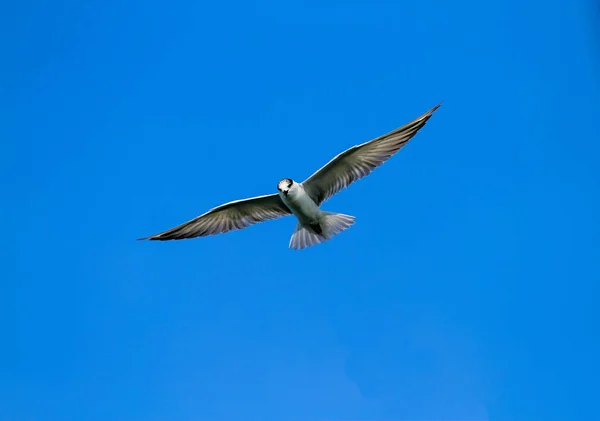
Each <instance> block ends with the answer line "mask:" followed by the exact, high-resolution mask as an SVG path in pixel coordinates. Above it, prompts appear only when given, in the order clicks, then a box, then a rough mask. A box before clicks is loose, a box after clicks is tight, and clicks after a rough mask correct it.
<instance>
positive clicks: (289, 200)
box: [143, 105, 439, 250]
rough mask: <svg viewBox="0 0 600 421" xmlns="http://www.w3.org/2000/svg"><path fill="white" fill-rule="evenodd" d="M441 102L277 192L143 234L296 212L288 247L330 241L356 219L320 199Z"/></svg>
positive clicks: (387, 150)
mask: <svg viewBox="0 0 600 421" xmlns="http://www.w3.org/2000/svg"><path fill="white" fill-rule="evenodd" d="M437 108H439V105H436V106H435V107H434V108H432V109H431V110H429V111H428V112H427V113H425V114H423V115H422V116H421V117H419V118H416V119H415V120H413V121H411V122H410V123H408V124H406V125H405V126H402V127H400V128H399V129H396V130H394V131H392V132H390V133H388V134H386V135H383V136H380V137H378V138H376V139H373V140H371V141H369V142H366V143H363V144H361V145H357V146H353V147H352V148H350V149H348V150H346V151H344V152H342V153H341V154H339V155H338V156H336V157H335V158H333V159H332V160H331V161H329V162H328V163H327V164H326V165H325V166H323V167H322V168H321V169H319V170H318V171H317V172H315V173H314V174H313V175H312V176H310V177H309V178H308V179H306V180H304V181H303V182H301V183H298V182H296V181H293V180H291V179H289V178H284V179H282V180H281V181H279V183H278V185H277V190H278V191H279V193H278V194H270V195H266V196H258V197H254V198H250V199H244V200H236V201H233V202H229V203H226V204H224V205H221V206H218V207H216V208H214V209H211V210H210V211H208V212H206V213H204V214H203V215H200V216H198V217H197V218H194V219H192V220H191V221H188V222H186V223H184V224H182V225H179V226H177V227H175V228H172V229H170V230H167V231H164V232H162V233H160V234H156V235H153V236H150V237H146V238H143V239H150V240H163V241H164V240H180V239H185V238H195V237H202V236H206V235H213V234H219V233H224V232H228V231H232V230H237V229H243V228H246V227H248V226H250V225H252V224H255V223H257V222H263V221H267V220H272V219H277V218H280V217H282V216H286V215H294V216H296V218H297V220H298V223H297V225H296V228H295V230H294V233H293V234H292V238H291V239H290V248H293V249H296V250H297V249H303V248H306V247H310V246H312V245H315V244H319V243H321V242H323V241H327V240H329V239H330V238H331V237H333V236H335V235H337V234H339V233H340V232H342V231H344V230H346V229H348V228H349V227H350V226H351V225H352V224H354V217H353V216H350V215H344V214H340V213H332V212H327V211H324V210H322V209H321V204H322V203H323V202H324V201H326V200H327V199H329V198H330V197H331V196H333V195H334V194H336V193H338V192H339V191H340V190H342V189H343V188H346V187H348V186H349V185H350V184H351V183H352V182H354V181H356V180H359V179H360V178H362V177H364V176H366V175H368V174H369V173H371V171H373V170H374V169H375V168H376V167H378V166H379V165H381V164H382V163H383V162H385V161H386V160H387V159H389V158H390V157H391V156H392V155H393V154H395V153H396V152H397V151H398V150H400V149H401V148H402V147H403V146H404V145H405V144H406V143H407V142H408V141H409V140H410V139H411V138H412V137H413V136H414V135H415V134H416V133H417V131H418V130H419V129H421V128H422V127H423V126H424V125H425V123H426V122H427V120H429V118H430V117H431V115H432V114H433V112H434V111H435V110H436V109H437Z"/></svg>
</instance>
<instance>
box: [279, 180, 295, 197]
mask: <svg viewBox="0 0 600 421" xmlns="http://www.w3.org/2000/svg"><path fill="white" fill-rule="evenodd" d="M293 184H294V181H293V180H291V179H289V178H284V179H283V180H281V181H280V182H279V184H277V190H279V191H280V192H281V193H283V195H284V196H287V195H288V192H289V191H290V189H291V188H292V185H293Z"/></svg>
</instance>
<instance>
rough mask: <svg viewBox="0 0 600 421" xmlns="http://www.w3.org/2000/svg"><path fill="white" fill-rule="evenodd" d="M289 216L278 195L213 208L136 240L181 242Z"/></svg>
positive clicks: (288, 211) (289, 213) (258, 197)
mask: <svg viewBox="0 0 600 421" xmlns="http://www.w3.org/2000/svg"><path fill="white" fill-rule="evenodd" d="M286 215H291V212H290V210H289V209H288V207H287V206H286V205H285V204H284V203H283V201H282V200H281V198H280V197H279V195H277V194H270V195H266V196H257V197H253V198H250V199H243V200H235V201H233V202H229V203H225V204H224V205H221V206H217V207H216V208H213V209H211V210H209V211H208V212H206V213H205V214H202V215H200V216H198V217H196V218H194V219H192V220H191V221H188V222H186V223H184V224H181V225H179V226H177V227H175V228H171V229H170V230H167V231H164V232H161V233H159V234H156V235H152V236H150V237H144V238H140V240H161V241H164V240H182V239H184V238H195V237H204V236H207V235H214V234H221V233H224V232H228V231H234V230H239V229H243V228H247V227H249V226H250V225H252V224H256V223H259V222H264V221H269V220H272V219H277V218H280V217H282V216H286Z"/></svg>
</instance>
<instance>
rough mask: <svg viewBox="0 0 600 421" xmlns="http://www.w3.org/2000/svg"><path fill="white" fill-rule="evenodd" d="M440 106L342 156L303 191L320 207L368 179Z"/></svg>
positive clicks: (330, 162)
mask: <svg viewBox="0 0 600 421" xmlns="http://www.w3.org/2000/svg"><path fill="white" fill-rule="evenodd" d="M440 105H441V104H438V105H436V106H435V107H433V108H432V109H431V110H429V111H427V112H426V113H425V114H423V115H422V116H421V117H419V118H416V119H415V120H413V121H411V122H410V123H408V124H406V125H405V126H402V127H400V128H399V129H396V130H394V131H392V132H390V133H388V134H385V135H383V136H380V137H378V138H376V139H373V140H370V141H368V142H366V143H363V144H361V145H357V146H353V147H351V148H350V149H348V150H347V151H345V152H342V153H341V154H339V155H338V156H336V157H335V158H333V159H332V160H331V161H329V162H328V163H327V164H326V165H325V166H323V167H322V168H321V169H319V170H318V171H317V172H316V173H314V174H313V175H311V176H310V177H309V178H307V179H306V180H305V181H304V182H303V183H302V185H303V186H304V190H305V191H306V192H307V193H308V194H309V195H310V197H312V199H313V200H314V201H315V203H317V205H320V204H321V203H323V202H324V201H325V200H327V199H329V198H330V197H331V196H333V195H334V194H336V193H338V192H339V191H340V190H342V189H344V188H346V187H348V186H349V185H350V184H352V183H353V182H355V181H357V180H360V179H361V178H363V177H365V176H367V175H369V174H370V173H371V171H373V170H374V169H375V168H377V167H378V166H379V165H381V164H383V163H384V162H385V161H387V160H388V159H389V158H390V157H391V156H392V155H394V154H395V153H396V152H398V151H399V150H400V149H401V148H402V147H403V146H404V145H406V143H408V141H409V140H410V139H411V138H412V137H413V136H414V135H415V134H417V132H418V131H419V129H421V128H422V127H423V126H424V125H425V123H426V122H427V120H429V118H430V117H431V115H432V114H433V112H434V111H435V110H437V109H438V108H439V107H440Z"/></svg>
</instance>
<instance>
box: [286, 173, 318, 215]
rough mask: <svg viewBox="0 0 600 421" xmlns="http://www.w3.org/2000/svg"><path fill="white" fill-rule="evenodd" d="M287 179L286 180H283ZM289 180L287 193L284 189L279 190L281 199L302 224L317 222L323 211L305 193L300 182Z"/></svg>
mask: <svg viewBox="0 0 600 421" xmlns="http://www.w3.org/2000/svg"><path fill="white" fill-rule="evenodd" d="M284 181H287V180H284ZM289 181H291V183H292V184H291V185H290V187H289V190H288V191H287V194H286V193H284V191H285V190H281V191H280V192H279V197H281V201H282V202H283V203H285V205H286V206H287V207H288V209H289V210H290V211H291V212H292V213H293V214H294V215H295V216H296V218H298V222H300V223H301V224H304V225H311V224H315V223H317V222H319V218H320V217H321V214H322V213H323V212H322V211H321V209H320V208H319V206H317V204H316V203H315V201H314V200H313V199H312V198H311V197H310V196H309V195H308V194H306V191H305V190H304V187H303V186H302V183H297V182H294V181H293V180H289Z"/></svg>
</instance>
